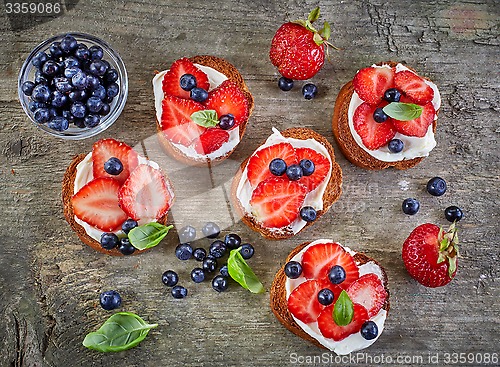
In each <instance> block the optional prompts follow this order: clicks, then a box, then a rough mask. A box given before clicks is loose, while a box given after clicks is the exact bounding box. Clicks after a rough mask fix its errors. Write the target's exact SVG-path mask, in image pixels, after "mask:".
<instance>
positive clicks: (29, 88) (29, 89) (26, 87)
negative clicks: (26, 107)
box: [21, 80, 35, 96]
mask: <svg viewBox="0 0 500 367" xmlns="http://www.w3.org/2000/svg"><path fill="white" fill-rule="evenodd" d="M33 89H35V83H33V82H30V81H29V80H28V81H26V82H24V83H23V85H21V90H22V91H23V93H24V95H26V96H31V95H32V94H33Z"/></svg>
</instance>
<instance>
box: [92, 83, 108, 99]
mask: <svg viewBox="0 0 500 367" xmlns="http://www.w3.org/2000/svg"><path fill="white" fill-rule="evenodd" d="M92 96H93V97H97V98H99V99H101V100H103V99H104V98H106V88H104V86H102V85H99V86H97V88H95V89H94V90H93V91H92Z"/></svg>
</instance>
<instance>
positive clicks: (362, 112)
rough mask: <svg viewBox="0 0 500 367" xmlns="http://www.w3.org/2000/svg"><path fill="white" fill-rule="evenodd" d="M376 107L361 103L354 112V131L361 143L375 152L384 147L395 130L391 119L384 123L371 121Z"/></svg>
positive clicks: (394, 133) (392, 136)
mask: <svg viewBox="0 0 500 367" xmlns="http://www.w3.org/2000/svg"><path fill="white" fill-rule="evenodd" d="M376 108H377V106H372V105H370V104H368V103H366V102H365V103H362V104H361V105H360V106H358V108H356V111H355V112H354V117H353V122H354V130H356V132H357V133H358V135H359V136H360V137H361V141H362V142H363V144H364V145H365V147H367V148H368V149H370V150H376V149H378V148H380V147H383V146H384V145H386V144H387V143H388V142H389V141H390V140H391V139H392V138H394V135H396V130H394V128H393V126H392V119H391V118H387V120H386V121H385V122H382V123H379V122H376V121H375V120H374V119H373V112H375V109H376Z"/></svg>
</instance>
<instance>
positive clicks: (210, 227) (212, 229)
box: [201, 222, 227, 245]
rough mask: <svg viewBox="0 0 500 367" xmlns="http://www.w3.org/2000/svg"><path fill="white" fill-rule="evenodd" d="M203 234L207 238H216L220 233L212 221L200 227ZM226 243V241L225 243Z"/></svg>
mask: <svg viewBox="0 0 500 367" xmlns="http://www.w3.org/2000/svg"><path fill="white" fill-rule="evenodd" d="M201 231H202V232H203V235H204V236H205V237H208V238H216V237H218V236H219V234H220V228H219V226H218V225H217V224H215V223H214V222H207V223H206V224H205V225H204V226H203V228H202V229H201ZM226 245H227V243H226Z"/></svg>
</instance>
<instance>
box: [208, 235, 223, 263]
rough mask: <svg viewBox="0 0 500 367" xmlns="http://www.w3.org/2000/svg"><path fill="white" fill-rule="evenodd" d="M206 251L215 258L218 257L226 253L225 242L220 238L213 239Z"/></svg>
mask: <svg viewBox="0 0 500 367" xmlns="http://www.w3.org/2000/svg"><path fill="white" fill-rule="evenodd" d="M208 252H209V254H210V255H212V256H213V257H215V258H216V259H220V258H221V257H222V256H224V254H225V253H226V244H225V243H224V242H222V241H220V240H215V241H214V242H212V244H211V245H210V248H209V249H208Z"/></svg>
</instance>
